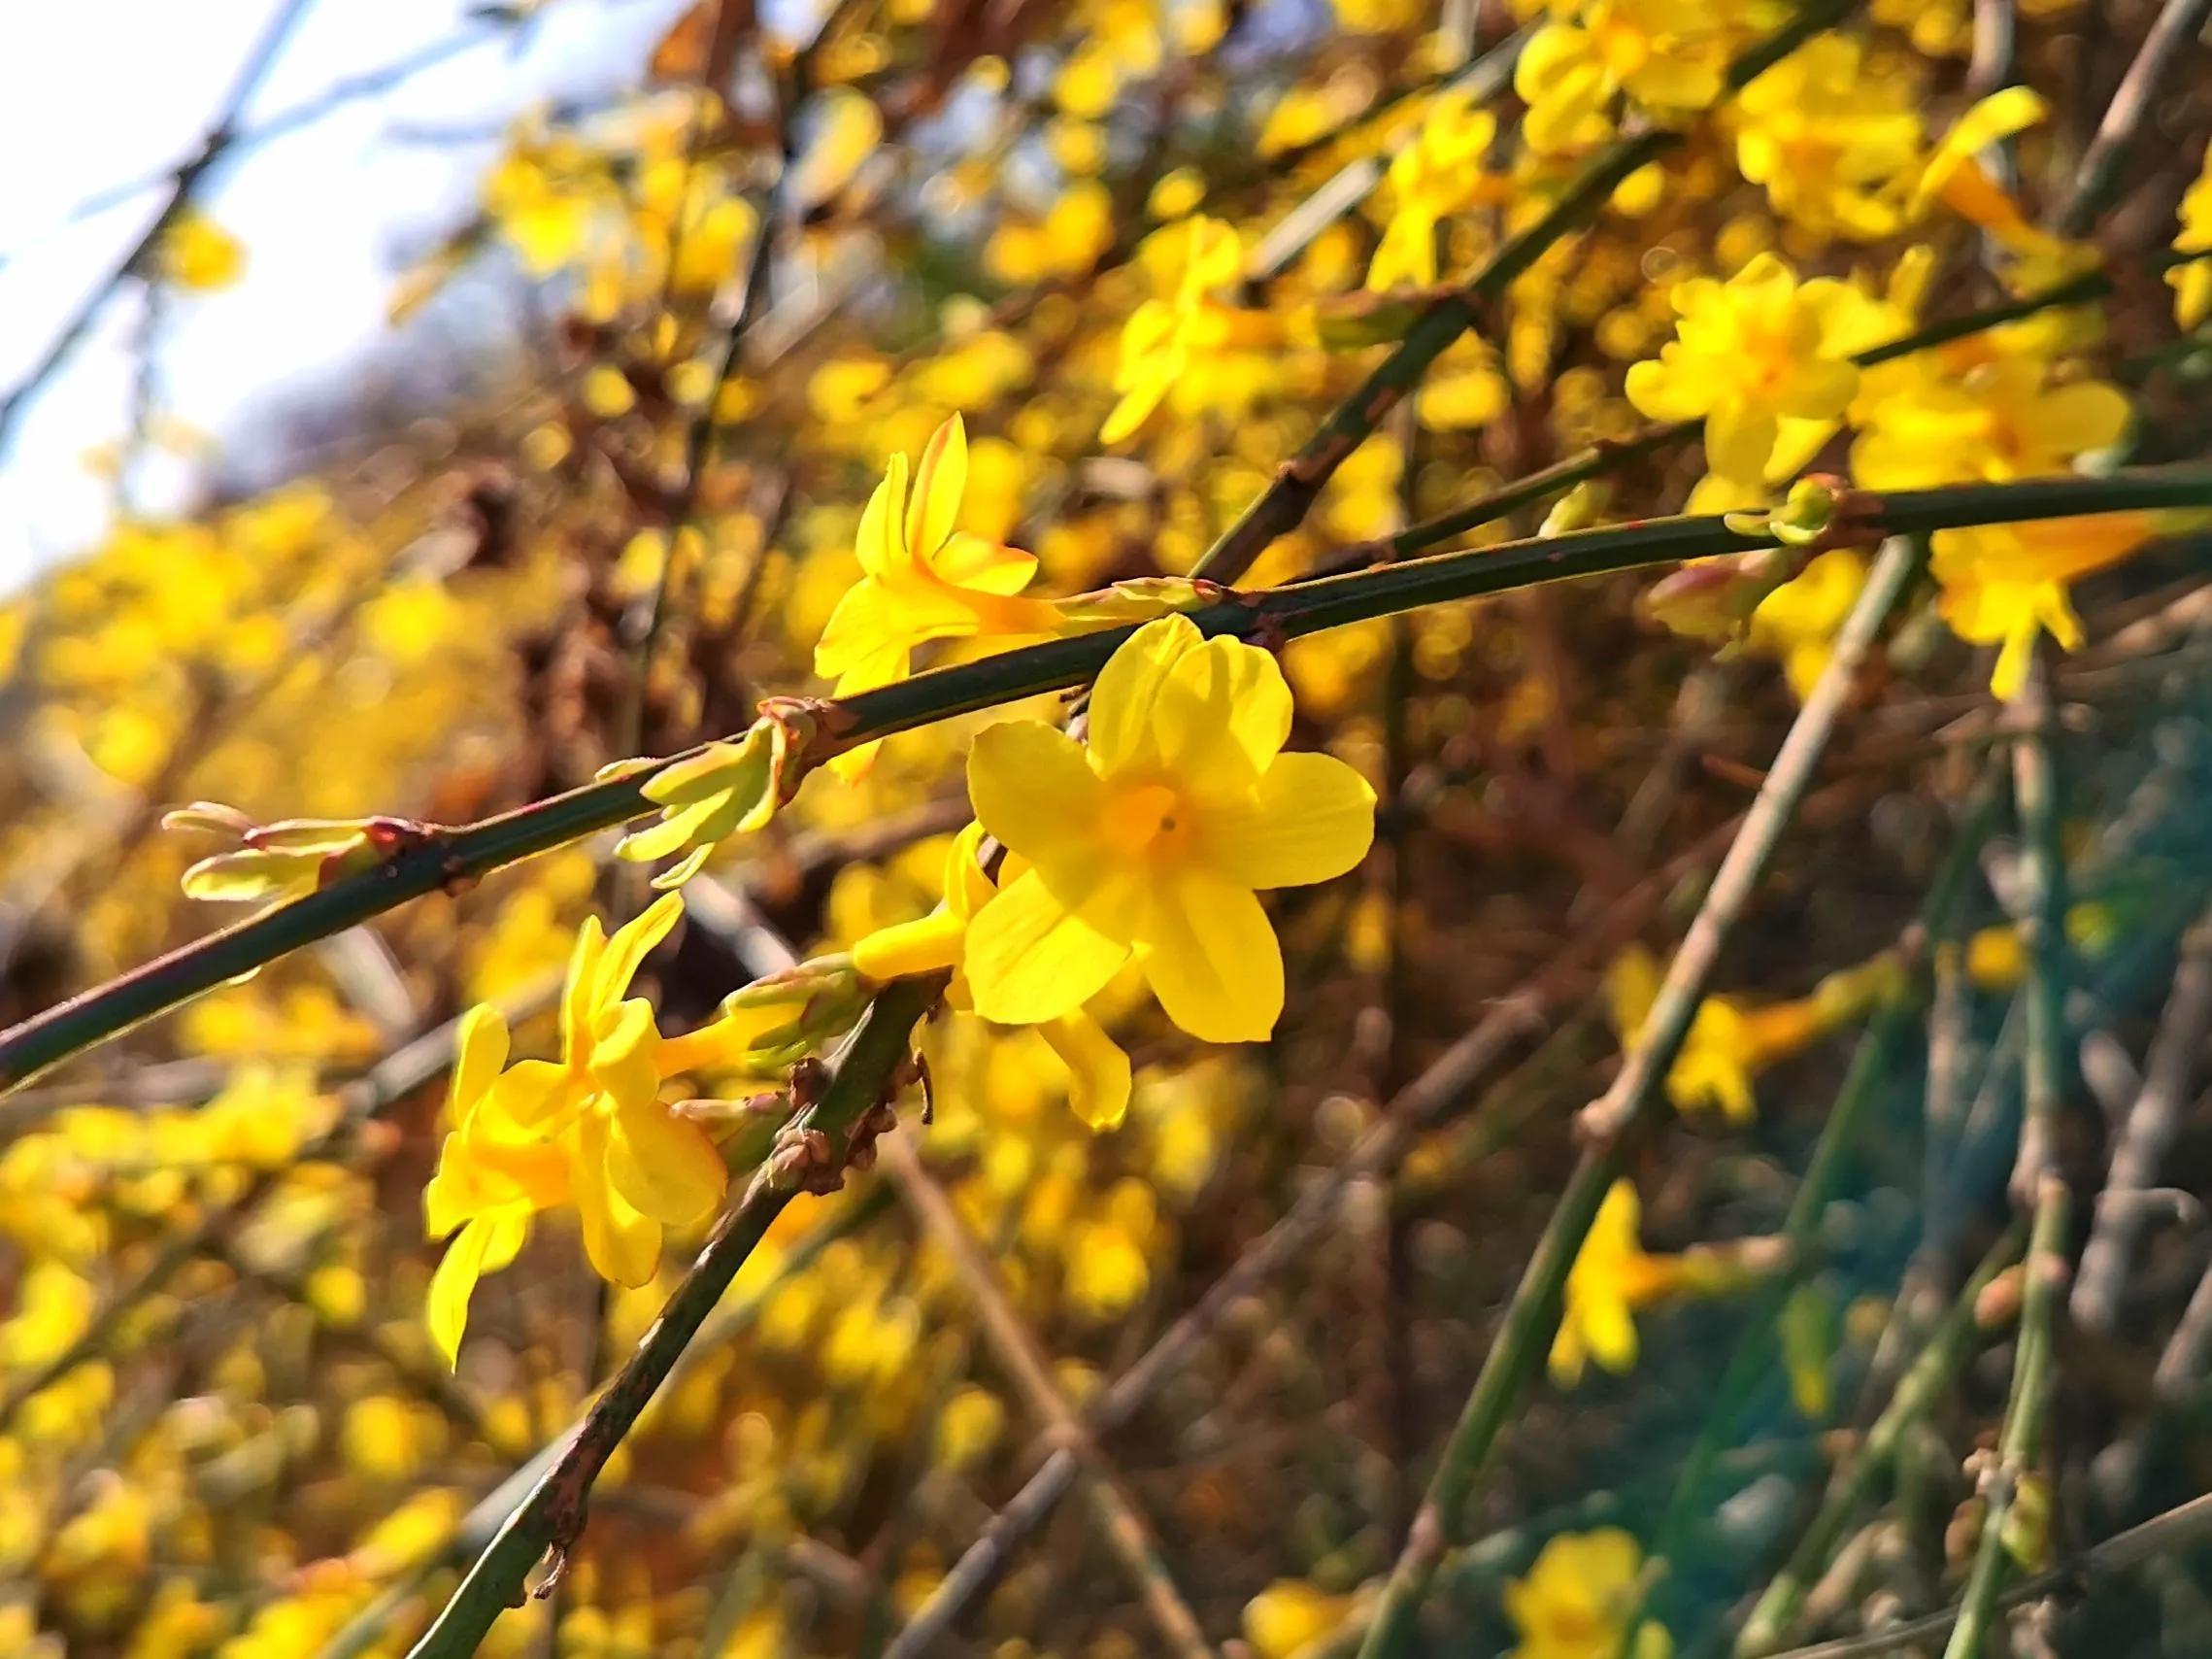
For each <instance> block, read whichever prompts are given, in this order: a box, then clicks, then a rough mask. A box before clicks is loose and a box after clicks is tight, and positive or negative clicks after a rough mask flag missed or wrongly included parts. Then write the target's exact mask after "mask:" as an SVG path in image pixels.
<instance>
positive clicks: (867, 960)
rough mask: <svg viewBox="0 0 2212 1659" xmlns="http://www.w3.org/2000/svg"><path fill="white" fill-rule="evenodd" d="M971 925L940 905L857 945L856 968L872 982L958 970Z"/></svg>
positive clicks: (871, 935) (861, 940) (866, 937)
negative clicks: (944, 970)
mask: <svg viewBox="0 0 2212 1659" xmlns="http://www.w3.org/2000/svg"><path fill="white" fill-rule="evenodd" d="M967 931H968V925H967V923H966V922H965V921H964V920H962V919H961V918H960V917H958V916H956V915H955V914H954V913H953V912H952V911H951V910H949V909H947V908H946V907H945V906H944V905H942V904H940V905H939V906H938V907H937V908H936V909H934V910H932V911H930V913H929V914H928V915H926V916H921V917H917V918H916V919H915V920H914V921H911V922H898V923H894V924H893V925H892V926H890V927H888V928H878V929H877V930H876V931H874V932H872V933H869V934H868V935H866V936H865V937H864V938H860V939H857V940H855V942H854V945H853V965H854V966H855V967H856V968H858V969H859V970H860V971H861V972H862V973H864V974H866V975H867V976H868V977H869V978H870V979H873V980H877V981H879V982H880V981H883V980H887V979H904V978H909V977H911V976H913V975H915V974H921V973H937V972H940V971H942V970H943V969H945V968H948V967H956V966H957V965H959V961H960V946H961V942H962V941H963V940H964V939H965V938H966V937H967Z"/></svg>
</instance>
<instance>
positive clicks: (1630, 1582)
mask: <svg viewBox="0 0 2212 1659" xmlns="http://www.w3.org/2000/svg"><path fill="white" fill-rule="evenodd" d="M1643 1560H1644V1552H1643V1551H1642V1550H1641V1549H1640V1548H1638V1547H1637V1545H1636V1540H1634V1539H1632V1538H1630V1537H1629V1536H1628V1535H1627V1534H1626V1533H1625V1532H1623V1531H1622V1530H1621V1529H1620V1528H1619V1527H1600V1528H1598V1529H1597V1530H1596V1531H1595V1532H1587V1533H1560V1534H1558V1536H1557V1537H1555V1538H1553V1539H1552V1540H1549V1541H1548V1542H1547V1543H1546V1544H1545V1545H1544V1547H1543V1550H1542V1551H1541V1552H1540V1553H1539V1554H1538V1555H1537V1557H1536V1560H1535V1563H1534V1565H1532V1566H1531V1567H1530V1568H1529V1569H1528V1575H1527V1576H1526V1577H1525V1578H1514V1579H1510V1580H1508V1581H1507V1583H1506V1586H1505V1610H1506V1613H1507V1615H1508V1616H1509V1617H1510V1618H1511V1619H1512V1620H1513V1622H1514V1625H1515V1627H1516V1628H1517V1629H1518V1630H1519V1631H1520V1632H1521V1644H1520V1645H1519V1646H1518V1647H1516V1648H1514V1650H1513V1652H1512V1654H1511V1655H1510V1659H1615V1655H1617V1654H1619V1653H1620V1652H1621V1650H1622V1638H1623V1637H1624V1635H1625V1628H1624V1627H1625V1625H1626V1624H1627V1621H1628V1619H1629V1618H1630V1616H1631V1615H1632V1614H1633V1613H1634V1611H1635V1609H1636V1608H1637V1606H1638V1604H1639V1603H1640V1601H1641V1600H1642V1592H1641V1589H1640V1587H1639V1584H1638V1582H1637V1580H1638V1576H1639V1574H1641V1572H1642V1570H1643ZM1673 1645H1674V1644H1673V1642H1671V1641H1670V1640H1669V1639H1668V1638H1667V1634H1666V1631H1665V1629H1664V1627H1663V1626H1660V1625H1658V1624H1649V1623H1647V1624H1645V1625H1644V1626H1643V1627H1642V1628H1641V1629H1639V1630H1638V1631H1637V1632H1636V1639H1635V1642H1633V1643H1632V1644H1631V1645H1630V1646H1629V1648H1628V1652H1629V1654H1630V1656H1631V1659H1664V1656H1665V1655H1666V1654H1668V1653H1670V1652H1672V1651H1673Z"/></svg>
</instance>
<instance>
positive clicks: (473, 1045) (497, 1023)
mask: <svg viewBox="0 0 2212 1659" xmlns="http://www.w3.org/2000/svg"><path fill="white" fill-rule="evenodd" d="M507 1044H508V1037H507V1018H506V1016H505V1015H503V1014H502V1013H500V1011H499V1010H498V1009H497V1008H494V1007H492V1006H491V1005H490V1004H489V1003H487V1002H479V1003H478V1004H477V1005H476V1006H475V1007H473V1008H471V1009H470V1010H469V1011H468V1012H467V1013H465V1014H463V1015H462V1016H461V1019H460V1027H459V1030H458V1032H457V1033H456V1035H455V1040H454V1049H453V1052H454V1058H453V1083H452V1092H451V1093H450V1094H449V1095H448V1096H447V1100H448V1101H449V1102H450V1107H449V1109H450V1110H451V1112H452V1119H453V1122H454V1123H456V1124H458V1123H459V1122H460V1121H461V1119H462V1118H463V1117H464V1116H465V1115H466V1114H467V1112H468V1108H469V1107H470V1106H471V1105H473V1104H475V1102H476V1101H477V1100H480V1099H482V1098H483V1096H484V1095H485V1094H486V1092H487V1091H488V1090H489V1089H490V1088H491V1080H492V1079H493V1078H494V1077H497V1076H498V1075H499V1071H500V1067H502V1066H505V1065H506V1064H507Z"/></svg>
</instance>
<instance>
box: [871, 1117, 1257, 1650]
mask: <svg viewBox="0 0 2212 1659" xmlns="http://www.w3.org/2000/svg"><path fill="white" fill-rule="evenodd" d="M881 1151H882V1158H883V1164H884V1169H885V1172H886V1173H887V1174H888V1176H889V1178H890V1179H891V1181H892V1182H893V1183H894V1184H895V1185H896V1186H897V1188H898V1191H899V1196H900V1197H901V1198H902V1199H904V1200H905V1201H906V1203H907V1206H908V1207H909V1208H911V1209H912V1210H913V1211H914V1213H915V1216H916V1218H917V1219H918V1220H919V1221H920V1222H921V1223H922V1230H923V1231H924V1232H925V1233H927V1234H928V1236H930V1237H932V1238H934V1239H935V1240H936V1241H937V1246H938V1248H939V1249H941V1250H943V1251H944V1252H945V1254H946V1255H947V1256H948V1257H950V1258H951V1259H952V1262H953V1267H954V1270H955V1272H957V1273H958V1275H959V1279H960V1284H961V1286H962V1288H963V1289H965V1290H966V1291H967V1293H968V1295H969V1297H970V1298H971V1299H972V1300H973V1301H974V1303H975V1305H976V1311H977V1313H978V1314H979V1315H980V1316H981V1317H982V1320H983V1329H984V1336H985V1337H987V1338H988V1339H989V1342H990V1346H991V1351H992V1352H993V1353H995V1354H996V1355H997V1356H998V1361H999V1364H1001V1365H1002V1366H1004V1367H1005V1368H1006V1371H1007V1374H1008V1375H1009V1376H1010V1377H1012V1378H1013V1381H1014V1385H1015V1387H1016V1388H1017V1389H1019V1390H1020V1391H1021V1393H1022V1399H1023V1400H1024V1401H1026V1402H1027V1404H1028V1406H1029V1409H1030V1411H1031V1412H1033V1413H1034V1414H1035V1415H1036V1416H1037V1417H1039V1418H1040V1419H1042V1420H1043V1422H1044V1425H1045V1429H1046V1432H1047V1433H1048V1434H1050V1435H1051V1436H1052V1438H1053V1439H1056V1440H1057V1441H1058V1442H1059V1443H1060V1445H1061V1447H1062V1448H1063V1449H1064V1450H1066V1451H1067V1452H1068V1453H1070V1454H1071V1455H1072V1456H1073V1457H1074V1458H1075V1460H1076V1462H1077V1463H1078V1464H1079V1465H1080V1466H1081V1467H1082V1469H1083V1474H1084V1479H1085V1482H1086V1484H1087V1486H1088V1487H1089V1495H1090V1500H1091V1503H1092V1506H1093V1507H1094V1508H1095V1509H1096V1510H1097V1517H1098V1524H1099V1528H1100V1530H1101V1531H1102V1532H1104V1533H1105V1535H1106V1542H1107V1546H1108V1547H1109V1548H1111V1549H1112V1550H1113V1552H1114V1555H1115V1557H1116V1559H1117V1560H1119V1561H1120V1562H1121V1564H1122V1570H1123V1573H1125V1574H1127V1575H1128V1578H1129V1582H1130V1584H1131V1585H1132V1586H1133V1587H1134V1588H1135V1590H1136V1592H1137V1596H1138V1599H1139V1600H1140V1601H1142V1602H1143V1603H1144V1605H1145V1609H1146V1611H1147V1612H1149V1613H1150V1614H1151V1615H1152V1620H1153V1622H1154V1623H1155V1624H1156V1625H1157V1626H1158V1627H1159V1633H1160V1636H1161V1637H1162V1638H1163V1639H1164V1640H1165V1642H1166V1643H1167V1645H1168V1647H1169V1648H1170V1649H1172V1650H1173V1651H1174V1652H1177V1653H1180V1654H1182V1655H1184V1656H1185V1659H1212V1654H1213V1648H1212V1647H1210V1646H1209V1645H1208V1644H1207V1642H1206V1637H1205V1633H1204V1632H1203V1631H1202V1630H1201V1629H1200V1628H1199V1625H1198V1619H1197V1615H1196V1614H1195V1613H1193V1612H1191V1610H1190V1604H1189V1603H1188V1602H1187V1601H1185V1600H1184V1598H1183V1593H1182V1592H1181V1591H1180V1590H1178V1589H1177V1588H1176V1587H1175V1580H1174V1578H1173V1576H1172V1575H1171V1574H1169V1573H1168V1570H1167V1563H1166V1562H1165V1560H1164V1559H1162V1557H1161V1555H1160V1550H1159V1544H1158V1541H1157V1540H1156V1539H1155V1538H1154V1537H1153V1532H1152V1528H1151V1526H1150V1525H1149V1524H1148V1523H1147V1522H1146V1520H1145V1518H1144V1513H1143V1511H1142V1510H1140V1509H1139V1508H1138V1507H1137V1504H1136V1500H1135V1499H1134V1498H1132V1497H1131V1496H1130V1495H1129V1491H1128V1487H1127V1484H1126V1483H1125V1482H1124V1481H1123V1478H1122V1476H1121V1474H1120V1473H1119V1472H1118V1471H1117V1470H1116V1469H1115V1468H1114V1465H1113V1463H1112V1461H1111V1460H1110V1459H1108V1457H1107V1456H1106V1454H1105V1452H1104V1451H1102V1450H1101V1449H1100V1448H1099V1445H1098V1441H1097V1439H1096V1438H1095V1437H1094V1436H1093V1435H1092V1434H1091V1432H1090V1430H1089V1427H1087V1426H1086V1425H1085V1423H1084V1421H1083V1419H1082V1418H1081V1417H1080V1416H1078V1415H1077V1414H1076V1410H1075V1407H1074V1406H1072V1405H1069V1404H1068V1402H1067V1396H1066V1395H1064V1394H1062V1393H1061V1392H1060V1389H1059V1385H1058V1384H1057V1383H1056V1382H1055V1381H1054V1380H1053V1372H1052V1365H1051V1362H1050V1361H1049V1360H1048V1359H1047V1358H1046V1357H1045V1353H1044V1350H1043V1348H1042V1347H1041V1346H1040V1345H1039V1343H1038V1341H1037V1338H1036V1336H1035V1334H1034V1333H1033V1332H1032V1331H1030V1329H1029V1327H1028V1324H1027V1322H1026V1321H1024V1320H1023V1319H1022V1314H1021V1311H1020V1309H1018V1308H1016V1307H1015V1305H1014V1302H1013V1299H1012V1298H1011V1297H1009V1296H1008V1295H1007V1293H1006V1286H1005V1284H1004V1282H1003V1281H1001V1279H1000V1278H999V1276H998V1270H997V1269H996V1268H994V1267H993V1266H992V1265H991V1263H990V1260H989V1257H987V1256H986V1255H985V1254H984V1252H983V1249H982V1246H980V1245H979V1244H978V1243H977V1242H976V1238H975V1236H974V1235H973V1234H972V1233H970V1232H969V1231H968V1229H967V1226H966V1224H965V1223H963V1222H962V1221H961V1220H960V1217H959V1214H958V1212H957V1211H956V1210H955V1209H954V1207H953V1201H952V1199H951V1198H950V1197H948V1196H947V1194H946V1192H945V1189H944V1187H943V1186H941V1185H940V1184H939V1183H938V1181H937V1178H936V1177H935V1176H934V1175H932V1174H931V1173H930V1172H929V1170H928V1168H927V1167H926V1166H925V1165H923V1163H922V1156H921V1154H920V1153H918V1152H917V1151H916V1150H915V1149H914V1147H913V1145H912V1143H911V1142H910V1141H909V1140H908V1139H907V1138H906V1136H904V1135H902V1134H890V1135H887V1136H886V1137H885V1138H884V1141H883V1144H882V1149H881Z"/></svg>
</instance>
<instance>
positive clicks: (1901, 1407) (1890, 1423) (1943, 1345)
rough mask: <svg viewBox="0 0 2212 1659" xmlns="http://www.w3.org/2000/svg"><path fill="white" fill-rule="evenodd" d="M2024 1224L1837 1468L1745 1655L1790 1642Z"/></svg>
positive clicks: (1968, 1333)
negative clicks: (1807, 1602) (1833, 1558)
mask: <svg viewBox="0 0 2212 1659" xmlns="http://www.w3.org/2000/svg"><path fill="white" fill-rule="evenodd" d="M2020 1243H2021V1235H2020V1230H2019V1229H2018V1228H2015V1229H2013V1230H2012V1231H2011V1232H2010V1233H2008V1234H2007V1235H2006V1236H2004V1237H2003V1238H2002V1239H2000V1240H1999V1241H1998V1242H1997V1243H1996V1245H1995V1246H1994V1247H1993V1248H1992V1249H1991V1251H1990V1253H1989V1254H1988V1255H1987V1256H1985V1257H1984V1258H1983V1259H1982V1265H1981V1266H1980V1267H1979V1268H1978V1269H1976V1270H1975V1271H1974V1274H1973V1276H1972V1277H1971V1278H1969V1279H1968V1280H1967V1281H1966V1286H1965V1289H1963V1290H1962V1291H1961V1292H1960V1293H1959V1296H1958V1298H1957V1300H1955V1301H1954V1302H1953V1303H1951V1305H1950V1307H1949V1308H1948V1309H1947V1310H1946V1311H1945V1313H1944V1314H1943V1317H1942V1318H1941V1319H1940V1320H1939V1321H1937V1323H1936V1326H1935V1329H1934V1330H1933V1331H1932V1332H1930V1333H1929V1334H1928V1338H1927V1345H1926V1346H1925V1347H1923V1348H1922V1349H1921V1351H1920V1354H1919V1357H1918V1358H1916V1359H1915V1360H1914V1361H1913V1363H1912V1365H1911V1367H1910V1368H1909V1369H1908V1370H1907V1371H1905V1374H1904V1376H1903V1377H1902V1378H1901V1379H1900V1380H1899V1381H1898V1383H1897V1387H1896V1392H1895V1393H1894V1394H1893V1395H1891V1397H1890V1403H1889V1404H1888V1405H1885V1406H1884V1407H1883V1408H1882V1413H1881V1415H1880V1416H1878V1417H1876V1418H1875V1419H1874V1426H1873V1427H1872V1428H1870V1429H1868V1430H1867V1431H1866V1438H1865V1439H1864V1441H1863V1442H1862V1443H1861V1444H1860V1447H1859V1448H1858V1450H1857V1452H1856V1453H1855V1454H1853V1455H1852V1456H1850V1457H1847V1458H1846V1459H1845V1460H1844V1461H1843V1463H1841V1464H1840V1465H1839V1466H1838V1467H1837V1469H1836V1472H1835V1474H1834V1475H1833V1477H1832V1478H1830V1480H1829V1481H1828V1486H1827V1492H1826V1493H1824V1494H1823V1495H1822V1498H1821V1503H1820V1507H1819V1509H1818V1510H1816V1511H1815V1513H1814V1515H1813V1518H1812V1520H1811V1521H1810V1522H1809V1523H1808V1524H1807V1525H1806V1527H1805V1530H1804V1532H1803V1533H1802V1534H1800V1535H1799V1536H1798V1539H1797V1542H1796V1545H1795V1546H1794V1547H1793V1549H1792V1550H1791V1551H1790V1555H1789V1558H1788V1560H1786V1561H1785V1562H1784V1563H1783V1565H1782V1570H1781V1571H1780V1572H1779V1573H1777V1574H1775V1575H1774V1577H1773V1579H1772V1581H1771V1582H1769V1583H1768V1584H1767V1586H1766V1588H1765V1589H1764V1590H1763V1591H1761V1592H1760V1598H1759V1601H1758V1602H1757V1604H1755V1605H1754V1606H1753V1608H1752V1610H1751V1616H1750V1617H1749V1618H1748V1619H1746V1620H1745V1622H1744V1627H1743V1631H1742V1633H1741V1634H1740V1635H1739V1636H1738V1637H1737V1638H1736V1647H1735V1651H1736V1653H1737V1655H1738V1656H1739V1659H1754V1656H1755V1655H1760V1654H1766V1653H1771V1652H1773V1651H1774V1650H1775V1649H1776V1648H1777V1647H1779V1646H1780V1645H1781V1644H1782V1642H1784V1641H1786V1640H1788V1638H1789V1635H1790V1628H1791V1626H1792V1625H1793V1623H1794V1622H1795V1621H1796V1618H1797V1615H1798V1613H1799V1612H1800V1611H1801V1610H1802V1609H1803V1608H1804V1605H1805V1598H1806V1596H1807V1595H1808V1594H1810V1593H1811V1590H1812V1587H1813V1585H1814V1584H1815V1582H1817V1581H1818V1580H1819V1578H1820V1575H1821V1574H1822V1573H1824V1572H1826V1571H1827V1563H1828V1558H1829V1557H1830V1556H1831V1555H1833V1554H1834V1553H1835V1549H1836V1546H1837V1544H1839V1543H1840V1542H1842V1540H1843V1535H1844V1531H1845V1529H1846V1528H1848V1527H1849V1526H1850V1525H1851V1523H1852V1520H1853V1519H1854V1517H1856V1516H1857V1515H1858V1514H1859V1512H1860V1508H1861V1507H1863V1506H1864V1504H1865V1502H1866V1499H1867V1496H1868V1494H1870V1493H1871V1492H1872V1491H1873V1489H1874V1482H1875V1481H1876V1480H1878V1479H1879V1478H1880V1477H1881V1475H1882V1473H1883V1471H1885V1470H1887V1469H1888V1468H1889V1467H1890V1465H1891V1464H1892V1462H1893V1461H1894V1459H1895V1457H1896V1455H1897V1448H1898V1447H1899V1446H1901V1445H1903V1444H1904V1439H1905V1436H1906V1434H1907V1433H1908V1432H1909V1431H1910V1430H1911V1429H1912V1427H1913V1425H1914V1424H1916V1423H1918V1422H1920V1421H1921V1420H1922V1419H1923V1418H1924V1417H1926V1416H1927V1414H1928V1412H1929V1411H1930V1410H1932V1409H1933V1408H1934V1406H1935V1405H1936V1403H1937V1402H1938V1401H1939V1400H1941V1399H1942V1398H1943V1396H1944V1394H1945V1392H1946V1391H1947V1390H1948V1389H1949V1388H1950V1386H1951V1382H1952V1379H1953V1378H1954V1377H1955V1376H1957V1375H1958V1373H1959V1368H1960V1367H1961V1365H1963V1364H1964V1363H1965V1360H1966V1356H1967V1355H1968V1354H1969V1353H1970V1352H1971V1351H1972V1348H1973V1337H1974V1332H1975V1322H1974V1304H1975V1303H1977V1302H1979V1301H1980V1300H1981V1296H1982V1293H1983V1292H1984V1291H1985V1290H1987V1289H1988V1288H1989V1287H1990V1285H1991V1283H1992V1282H1993V1281H1994V1280H1995V1278H1996V1276H1997V1275H1998V1274H1999V1273H2001V1272H2003V1271H2004V1270H2005V1269H2007V1268H2009V1267H2010V1266H2011V1265H2012V1263H2013V1261H2014V1259H2015V1258H2016V1257H2017V1256H2018V1255H2019V1254H2020Z"/></svg>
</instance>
